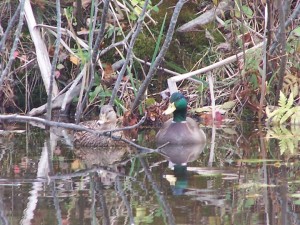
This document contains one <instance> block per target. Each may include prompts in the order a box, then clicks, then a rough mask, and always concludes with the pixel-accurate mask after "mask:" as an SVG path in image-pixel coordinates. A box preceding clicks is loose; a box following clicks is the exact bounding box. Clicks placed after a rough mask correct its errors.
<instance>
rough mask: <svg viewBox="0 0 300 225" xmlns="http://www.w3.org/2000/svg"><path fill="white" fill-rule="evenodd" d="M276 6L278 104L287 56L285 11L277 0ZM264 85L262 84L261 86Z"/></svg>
mask: <svg viewBox="0 0 300 225" xmlns="http://www.w3.org/2000/svg"><path fill="white" fill-rule="evenodd" d="M277 6H278V14H279V31H280V32H279V33H278V38H279V43H280V46H281V48H280V49H281V51H279V54H280V55H281V57H280V66H279V72H278V85H277V89H276V97H275V102H276V103H278V100H279V95H280V91H281V89H282V85H283V80H284V75H285V68H286V62H287V56H286V34H285V29H284V21H285V17H286V16H285V13H286V12H285V11H284V7H282V1H281V0H277ZM262 85H264V84H262Z"/></svg>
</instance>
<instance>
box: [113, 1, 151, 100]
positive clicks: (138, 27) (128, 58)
mask: <svg viewBox="0 0 300 225" xmlns="http://www.w3.org/2000/svg"><path fill="white" fill-rule="evenodd" d="M148 3H149V0H146V1H145V3H144V6H143V10H142V13H141V14H140V16H139V18H138V21H137V24H136V29H135V31H134V33H133V35H132V38H131V40H130V44H129V46H128V49H127V54H126V59H125V62H124V64H123V66H122V69H121V71H120V73H119V74H118V78H117V81H116V83H115V86H114V89H113V91H112V95H111V97H110V100H109V104H110V105H113V103H114V101H115V98H116V96H117V92H118V90H119V87H120V84H121V81H122V79H123V77H124V74H125V72H126V69H127V65H128V64H129V62H130V61H131V59H132V49H133V46H134V44H135V41H136V39H137V37H138V35H139V33H140V32H141V30H142V25H143V21H144V18H145V13H146V11H147V6H148Z"/></svg>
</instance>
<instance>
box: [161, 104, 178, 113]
mask: <svg viewBox="0 0 300 225" xmlns="http://www.w3.org/2000/svg"><path fill="white" fill-rule="evenodd" d="M175 110H176V107H175V103H174V102H173V103H171V104H169V106H168V108H167V109H166V110H165V111H164V112H163V114H164V115H169V114H171V113H172V112H174V111H175Z"/></svg>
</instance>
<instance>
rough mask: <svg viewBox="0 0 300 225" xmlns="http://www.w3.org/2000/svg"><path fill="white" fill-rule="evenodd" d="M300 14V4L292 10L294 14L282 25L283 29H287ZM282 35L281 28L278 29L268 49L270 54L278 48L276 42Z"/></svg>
mask: <svg viewBox="0 0 300 225" xmlns="http://www.w3.org/2000/svg"><path fill="white" fill-rule="evenodd" d="M299 14H300V4H298V5H297V7H296V8H295V9H294V12H293V13H292V15H291V16H290V17H289V18H288V19H287V21H285V23H284V29H285V28H286V27H288V26H289V25H291V23H292V22H293V21H295V19H296V18H297V17H298V16H299ZM281 33H282V28H281V27H279V29H278V31H277V33H276V37H275V40H274V42H273V44H272V46H271V48H270V53H271V54H273V53H274V51H275V50H276V48H277V46H278V42H279V41H278V40H279V36H280V34H281Z"/></svg>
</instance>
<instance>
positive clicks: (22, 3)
mask: <svg viewBox="0 0 300 225" xmlns="http://www.w3.org/2000/svg"><path fill="white" fill-rule="evenodd" d="M24 5H25V0H21V2H20V17H19V23H18V27H17V30H16V35H15V39H14V43H13V46H12V48H11V50H10V55H9V60H8V62H7V64H6V67H5V69H4V70H3V71H2V74H1V76H0V89H1V87H2V83H3V81H4V79H5V77H6V76H7V74H8V73H9V71H10V67H11V65H12V63H13V61H14V59H15V57H14V52H15V51H16V50H17V47H18V43H19V38H20V35H21V31H22V27H23V23H24V15H25V11H24Z"/></svg>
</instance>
